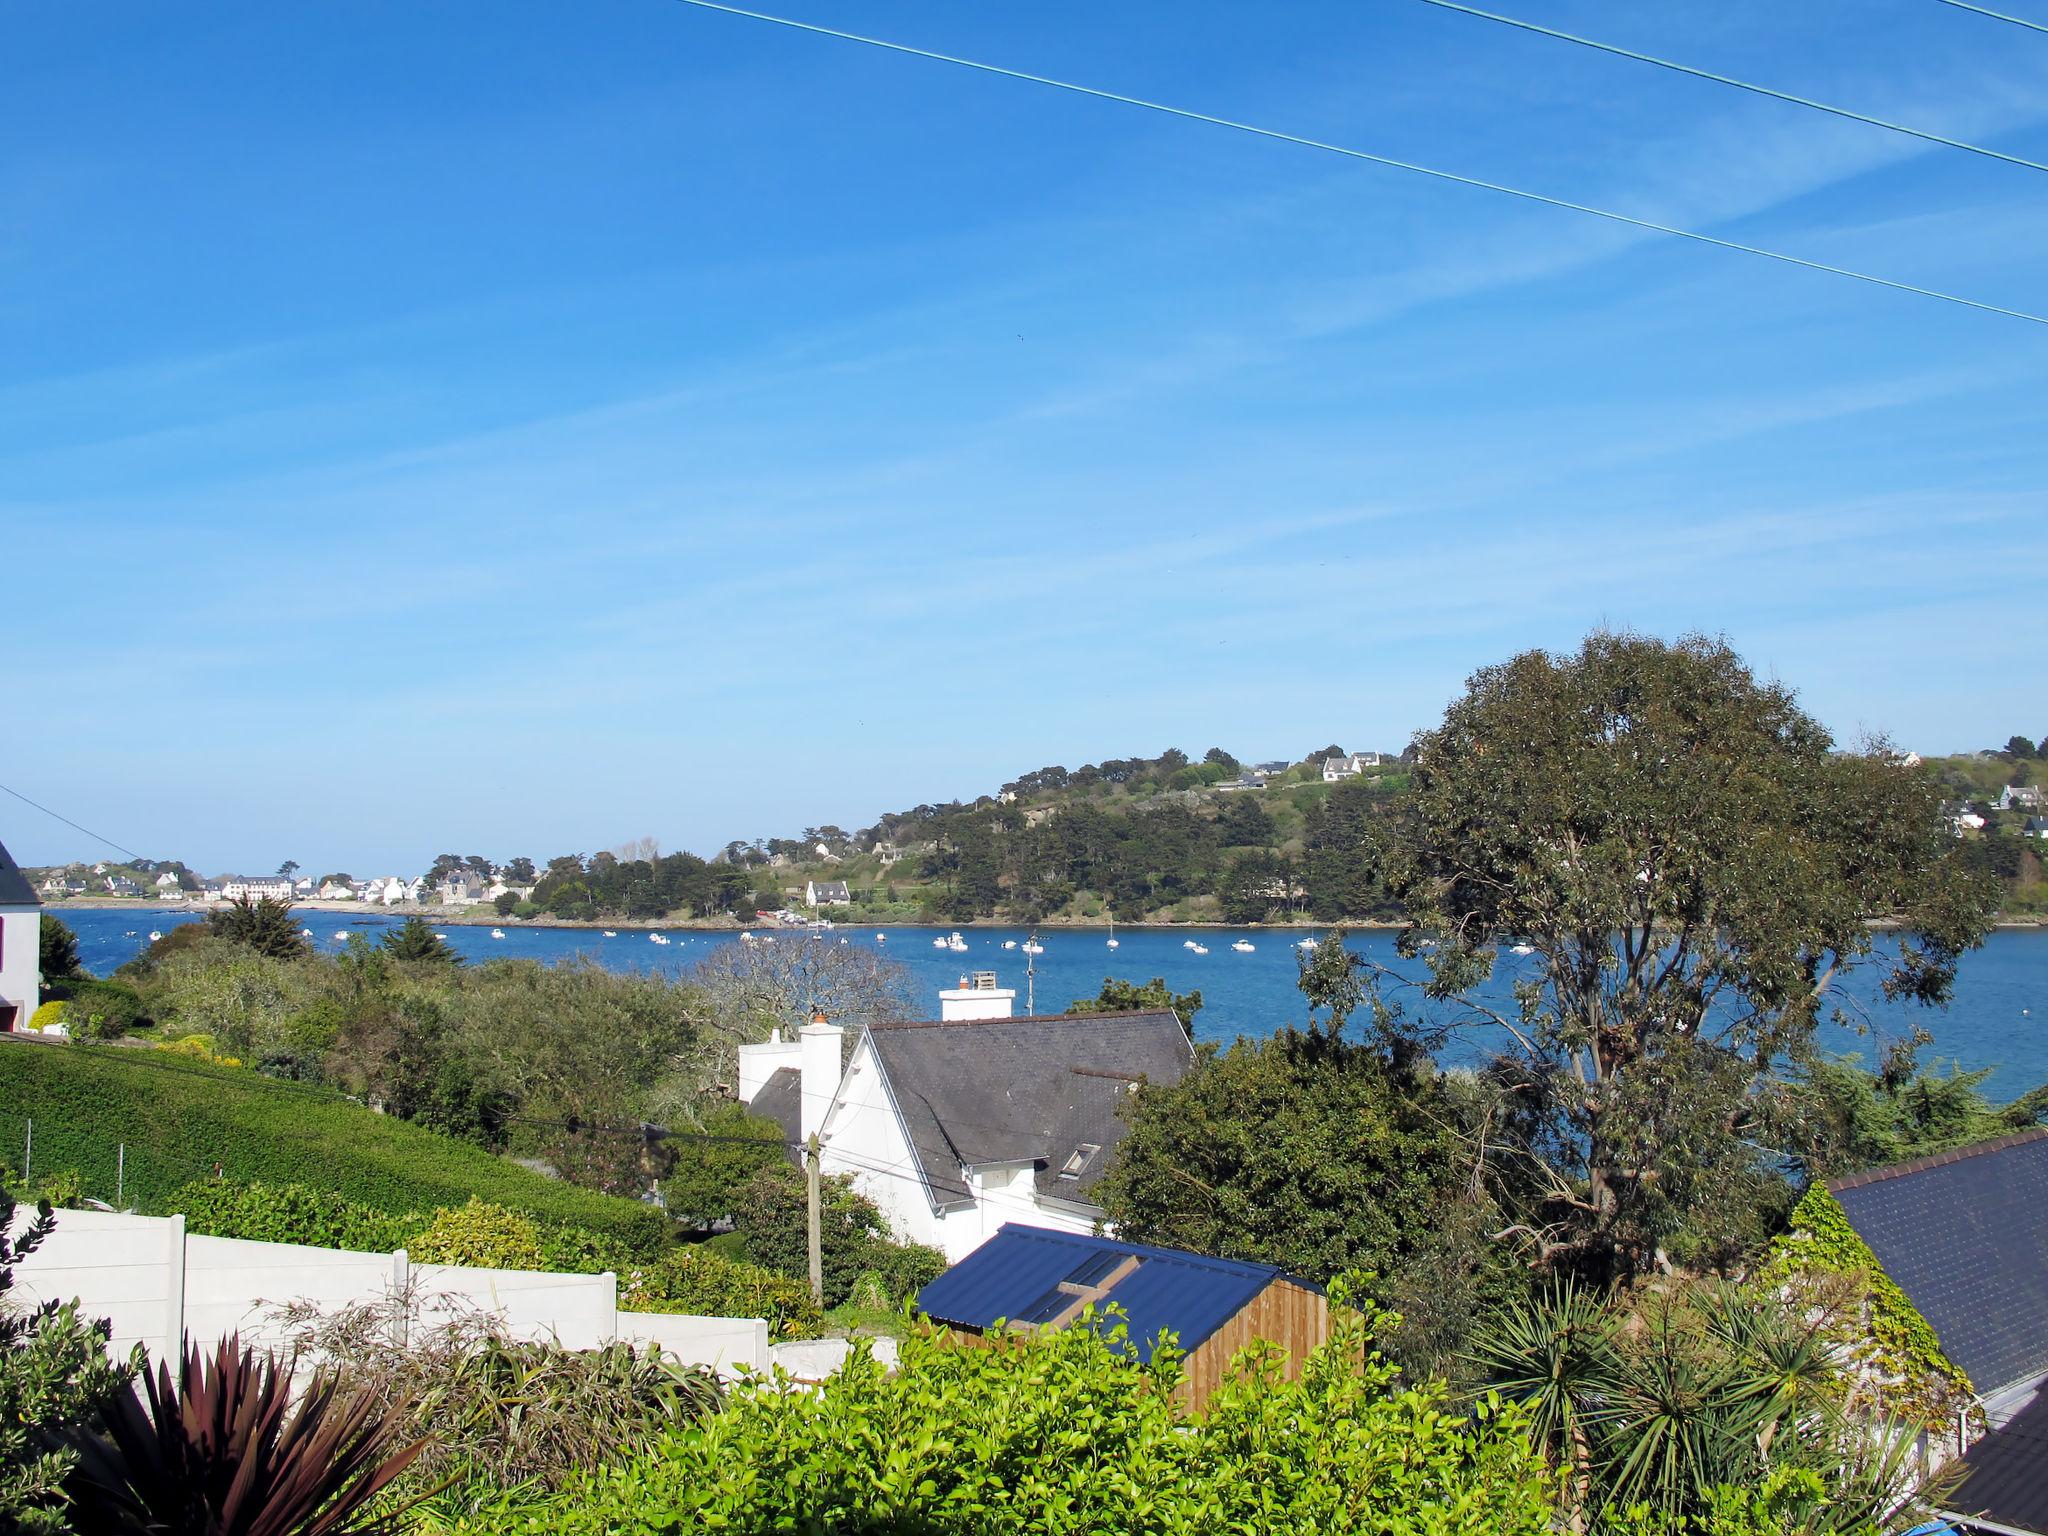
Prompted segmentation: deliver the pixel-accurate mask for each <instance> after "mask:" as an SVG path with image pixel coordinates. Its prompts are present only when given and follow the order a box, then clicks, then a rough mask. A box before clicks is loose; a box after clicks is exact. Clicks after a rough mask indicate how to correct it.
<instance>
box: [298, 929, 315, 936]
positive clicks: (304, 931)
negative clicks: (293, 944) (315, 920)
mask: <svg viewBox="0 0 2048 1536" xmlns="http://www.w3.org/2000/svg"><path fill="white" fill-rule="evenodd" d="M299 937H300V938H302V939H310V938H311V937H313V930H312V929H310V928H301V929H300V930H299Z"/></svg>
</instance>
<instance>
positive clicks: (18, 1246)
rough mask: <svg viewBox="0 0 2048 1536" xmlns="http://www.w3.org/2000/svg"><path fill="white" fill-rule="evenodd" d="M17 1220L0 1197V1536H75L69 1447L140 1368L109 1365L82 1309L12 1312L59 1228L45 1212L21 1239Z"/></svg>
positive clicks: (102, 1335)
mask: <svg viewBox="0 0 2048 1536" xmlns="http://www.w3.org/2000/svg"><path fill="white" fill-rule="evenodd" d="M15 1211H16V1206H15V1203H14V1200H13V1198H12V1197H11V1196H9V1195H8V1194H7V1193H6V1191H5V1189H4V1188H0V1531H4V1532H6V1533H8V1536H67V1533H69V1532H70V1531H71V1530H72V1529H73V1523H72V1520H71V1518H70V1511H69V1509H68V1508H67V1500H66V1498H65V1495H64V1493H63V1485H64V1481H65V1478H66V1476H67V1475H68V1474H69V1473H70V1471H71V1470H72V1468H73V1466H74V1464H75V1463H76V1461H77V1454H76V1452H75V1451H74V1450H72V1448H71V1445H70V1441H71V1438H72V1437H73V1436H74V1435H76V1434H78V1433H79V1432H80V1431H82V1430H83V1429H84V1428H85V1427H86V1426H87V1425H89V1424H90V1423H91V1422H92V1421H93V1420H94V1419H95V1418H97V1416H98V1415H99V1413H100V1411H101V1410H102V1409H104V1408H105V1407H106V1406H107V1405H108V1404H109V1403H111V1402H112V1401H113V1400H114V1398H115V1397H116V1396H118V1395H119V1394H120V1393H121V1391H122V1389H123V1388H124V1387H125V1386H126V1384H127V1381H128V1377H129V1374H130V1372H131V1371H132V1370H133V1369H134V1367H133V1365H132V1364H130V1365H129V1366H126V1367H123V1366H118V1365H116V1364H114V1363H113V1362H112V1361H111V1360H109V1359H108V1358H107V1336H108V1331H109V1330H108V1326H107V1324H106V1323H105V1322H104V1321H100V1322H87V1321H86V1320H85V1319H83V1318H81V1317H80V1316H79V1315H78V1304H77V1303H76V1302H66V1303H58V1302H55V1301H49V1302H44V1303H42V1304H40V1305H38V1306H33V1307H27V1308H21V1307H17V1306H15V1305H13V1302H12V1298H11V1297H9V1295H8V1292H9V1291H10V1290H11V1289H12V1288H13V1285H14V1267H15V1265H16V1264H17V1263H19V1262H20V1261H21V1260H22V1259H25V1258H27V1257H28V1256H29V1255H30V1254H32V1253H34V1252H35V1251H36V1249H37V1248H39V1247H41V1246H42V1244H43V1242H44V1241H45V1240H46V1239H47V1238H48V1237H49V1235H50V1233H51V1232H52V1231H53V1230H54V1229H55V1227H56V1224H57V1218H56V1217H55V1216H54V1215H53V1214H52V1212H51V1210H50V1207H49V1206H48V1205H47V1204H45V1205H43V1206H41V1207H40V1208H39V1209H38V1211H37V1213H36V1216H35V1217H34V1219H32V1220H31V1221H29V1222H27V1223H25V1224H24V1225H23V1226H22V1228H21V1229H20V1230H19V1231H15V1230H14V1227H13V1223H14V1217H15ZM10 1232H12V1234H13V1235H11V1236H10V1235H9V1234H10ZM85 1529H86V1530H88V1531H89V1530H90V1527H86V1528H85Z"/></svg>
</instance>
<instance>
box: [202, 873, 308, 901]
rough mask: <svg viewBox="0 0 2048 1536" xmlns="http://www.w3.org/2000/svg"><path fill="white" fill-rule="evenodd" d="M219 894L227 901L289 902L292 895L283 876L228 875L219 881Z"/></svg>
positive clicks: (289, 884) (288, 881) (286, 879)
mask: <svg viewBox="0 0 2048 1536" xmlns="http://www.w3.org/2000/svg"><path fill="white" fill-rule="evenodd" d="M220 893H221V895H222V896H223V897H225V898H226V899H227V900H229V901H262V900H263V899H264V898H265V897H268V898H269V899H270V900H272V901H290V900H291V899H292V896H293V895H294V891H293V889H292V882H291V880H290V878H289V877H288V876H285V875H229V876H228V877H227V878H226V879H224V880H222V881H221V883H220Z"/></svg>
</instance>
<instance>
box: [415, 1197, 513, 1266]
mask: <svg viewBox="0 0 2048 1536" xmlns="http://www.w3.org/2000/svg"><path fill="white" fill-rule="evenodd" d="M406 1255H407V1257H409V1258H411V1259H413V1260H414V1261H415V1262H417V1263H421V1264H463V1265H467V1266H469V1267H470V1268H472V1269H545V1268H546V1267H547V1256H546V1254H545V1253H544V1252H543V1251H542V1248H541V1237H540V1228H539V1227H538V1226H537V1225H536V1224H535V1223H534V1221H533V1218H532V1217H530V1216H523V1215H521V1214H520V1213H519V1212H517V1211H508V1210H506V1209H505V1208H504V1207H503V1206H502V1205H486V1204H484V1202H483V1201H481V1200H477V1199H471V1200H470V1201H469V1202H468V1203H467V1204H464V1205H458V1206H450V1207H449V1208H447V1209H446V1210H442V1211H437V1212H436V1213H435V1214H434V1219H433V1220H432V1221H430V1222H428V1223H427V1225H426V1227H425V1228H424V1229H423V1230H421V1231H419V1232H416V1233H415V1234H413V1237H412V1239H411V1241H410V1242H409V1243H408V1245H407V1247H406Z"/></svg>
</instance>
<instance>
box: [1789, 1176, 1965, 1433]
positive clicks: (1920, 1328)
mask: <svg viewBox="0 0 2048 1536" xmlns="http://www.w3.org/2000/svg"><path fill="white" fill-rule="evenodd" d="M1758 1279H1759V1281H1760V1282H1761V1283H1762V1284H1764V1285H1767V1286H1788V1287H1793V1288H1795V1290H1796V1291H1797V1292H1798V1293H1800V1294H1807V1293H1814V1292H1818V1293H1820V1294H1823V1295H1825V1294H1826V1292H1827V1291H1828V1289H1829V1287H1828V1286H1827V1285H1826V1282H1827V1281H1829V1280H1831V1279H1833V1280H1842V1281H1847V1282H1849V1284H1850V1286H1851V1287H1852V1289H1851V1291H1850V1293H1849V1295H1848V1296H1847V1297H1846V1298H1842V1297H1835V1298H1831V1299H1832V1300H1833V1302H1834V1307H1835V1311H1836V1312H1837V1314H1838V1316H1839V1318H1840V1319H1841V1322H1840V1326H1838V1327H1837V1328H1836V1329H1835V1333H1836V1336H1837V1337H1838V1338H1839V1339H1840V1340H1841V1341H1842V1342H1843V1343H1844V1344H1845V1345H1846V1346H1847V1347H1848V1348H1849V1349H1850V1351H1851V1352H1852V1354H1853V1356H1854V1358H1855V1359H1856V1361H1857V1363H1858V1367H1859V1368H1860V1369H1862V1370H1865V1371H1868V1372H1869V1373H1871V1374H1872V1375H1873V1376H1875V1377H1876V1378H1877V1379H1879V1380H1882V1381H1884V1382H1885V1383H1886V1384H1887V1385H1886V1387H1885V1397H1886V1400H1887V1402H1888V1403H1890V1404H1891V1405H1892V1406H1893V1409H1894V1411H1895V1412H1897V1413H1899V1414H1900V1415H1901V1416H1903V1417H1910V1418H1914V1419H1917V1420H1918V1421H1919V1422H1921V1423H1923V1424H1925V1425H1927V1426H1929V1427H1939V1426H1941V1425H1942V1424H1944V1423H1946V1422H1950V1421H1952V1420H1953V1418H1954V1415H1955V1413H1956V1411H1957V1410H1958V1408H1960V1407H1963V1406H1966V1405H1967V1404H1968V1403H1969V1402H1970V1401H1971V1400H1972V1398H1974V1396H1975V1392H1974V1389H1973V1388H1972V1387H1971V1385H1970V1378H1969V1376H1968V1375H1967V1374H1966V1373H1965V1372H1964V1371H1963V1368H1962V1367H1961V1366H1959V1365H1957V1364H1956V1363H1955V1362H1954V1361H1952V1360H1950V1359H1949V1358H1948V1356H1947V1355H1946V1354H1944V1353H1943V1352H1942V1348H1941V1341H1940V1340H1939V1339H1938V1338H1936V1337H1935V1333H1934V1329H1933V1328H1932V1327H1930V1326H1929V1325H1928V1322H1927V1319H1926V1318H1924V1317H1922V1316H1921V1315H1920V1312H1919V1309H1918V1308H1917V1307H1915V1306H1914V1305H1913V1303H1912V1301H1911V1300H1910V1299H1908V1297H1907V1295H1906V1293H1905V1292H1904V1291H1902V1290H1900V1289H1899V1287H1898V1285H1897V1283H1896V1282H1895V1281H1893V1279H1892V1278H1891V1276H1889V1275H1887V1274H1886V1273H1885V1272H1884V1269H1883V1266H1881V1265H1880V1264H1879V1263H1878V1262H1877V1255H1876V1254H1874V1253H1872V1252H1871V1251H1870V1245H1869V1244H1868V1243H1866V1242H1864V1241H1863V1239H1862V1238H1861V1237H1860V1236H1858V1235H1857V1232H1856V1229H1855V1228H1854V1227H1853V1226H1851V1225H1850V1223H1849V1216H1848V1213H1847V1212H1846V1211H1844V1210H1843V1209H1842V1204H1841V1202H1840V1201H1839V1200H1837V1199H1836V1198H1835V1197H1834V1196H1833V1195H1832V1194H1830V1193H1828V1189H1827V1186H1826V1185H1824V1184H1814V1185H1812V1186H1811V1187H1809V1188H1808V1189H1807V1191H1806V1193H1805V1194H1804V1195H1803V1196H1801V1197H1800V1201H1799V1203H1798V1204H1797V1205H1796V1206H1794V1207H1793V1208H1792V1229H1791V1230H1790V1231H1789V1232H1787V1233H1786V1234H1784V1235H1783V1236H1782V1237H1780V1238H1778V1239H1777V1240H1776V1241H1774V1242H1773V1243H1772V1244H1771V1248H1770V1253H1769V1255H1768V1256H1767V1258H1766V1260H1765V1262H1764V1264H1763V1266H1762V1268H1761V1270H1760V1272H1759V1275H1758ZM1816 1282H1819V1284H1816Z"/></svg>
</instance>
